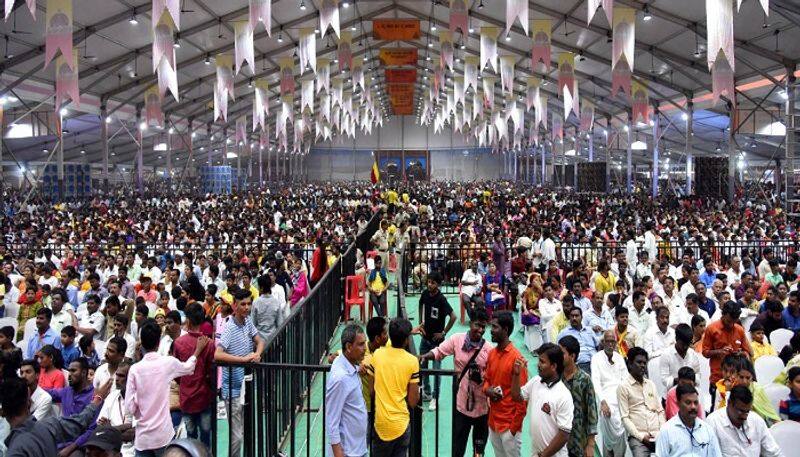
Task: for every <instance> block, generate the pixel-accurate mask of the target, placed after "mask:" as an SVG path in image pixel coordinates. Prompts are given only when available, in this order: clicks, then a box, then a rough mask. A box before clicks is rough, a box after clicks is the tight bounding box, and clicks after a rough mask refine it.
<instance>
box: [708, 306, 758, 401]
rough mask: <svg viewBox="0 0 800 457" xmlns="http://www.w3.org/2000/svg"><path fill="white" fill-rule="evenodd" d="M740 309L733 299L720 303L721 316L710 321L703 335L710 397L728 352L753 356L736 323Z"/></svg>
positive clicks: (740, 328) (719, 377) (720, 375)
mask: <svg viewBox="0 0 800 457" xmlns="http://www.w3.org/2000/svg"><path fill="white" fill-rule="evenodd" d="M741 313H742V310H741V307H740V306H739V304H737V303H736V302H734V301H727V302H725V304H724V305H722V317H721V318H720V320H718V321H716V322H712V323H711V324H709V325H708V327H707V328H706V332H705V334H704V335H703V357H705V358H707V359H709V362H710V366H711V377H710V379H709V380H710V381H711V382H710V385H711V397H712V398H713V397H714V393H715V392H714V390H715V387H714V384H716V382H717V381H719V380H720V379H721V378H722V359H723V358H725V356H726V355H728V354H743V355H744V354H746V355H747V356H748V357H751V358H752V356H753V350H752V349H751V348H750V343H748V341H747V337H746V336H745V333H744V328H742V326H741V325H739V324H738V323H737V321H738V320H739V315H741Z"/></svg>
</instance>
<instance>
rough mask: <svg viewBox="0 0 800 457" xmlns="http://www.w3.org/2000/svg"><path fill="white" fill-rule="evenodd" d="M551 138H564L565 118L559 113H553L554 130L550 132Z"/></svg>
mask: <svg viewBox="0 0 800 457" xmlns="http://www.w3.org/2000/svg"><path fill="white" fill-rule="evenodd" d="M550 139H551V140H553V141H555V140H562V141H563V140H564V120H563V119H561V116H559V115H558V114H553V130H552V131H551V132H550Z"/></svg>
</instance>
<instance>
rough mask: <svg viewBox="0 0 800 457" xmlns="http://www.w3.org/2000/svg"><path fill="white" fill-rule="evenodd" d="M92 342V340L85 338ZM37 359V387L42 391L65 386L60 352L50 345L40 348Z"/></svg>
mask: <svg viewBox="0 0 800 457" xmlns="http://www.w3.org/2000/svg"><path fill="white" fill-rule="evenodd" d="M86 339H88V340H90V341H91V340H92V338H86ZM36 356H37V358H38V359H39V366H40V367H41V368H40V371H39V387H41V388H42V389H60V388H62V387H64V386H65V385H66V379H65V378H64V372H63V371H62V370H63V369H64V360H63V359H62V358H61V351H59V350H58V349H56V348H55V347H53V345H52V344H48V345H45V346H42V348H41V349H39V352H37V353H36Z"/></svg>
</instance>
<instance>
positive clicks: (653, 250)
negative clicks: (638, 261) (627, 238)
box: [642, 222, 658, 262]
mask: <svg viewBox="0 0 800 457" xmlns="http://www.w3.org/2000/svg"><path fill="white" fill-rule="evenodd" d="M645 227H646V228H647V231H646V232H644V246H642V247H643V248H644V250H645V251H646V252H647V256H648V257H649V259H650V261H651V262H654V261H655V260H656V256H657V255H658V243H657V241H656V235H655V233H653V232H654V228H653V223H652V222H648V223H647V224H646V226H645Z"/></svg>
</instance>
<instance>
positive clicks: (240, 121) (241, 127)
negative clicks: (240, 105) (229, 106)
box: [236, 115, 247, 146]
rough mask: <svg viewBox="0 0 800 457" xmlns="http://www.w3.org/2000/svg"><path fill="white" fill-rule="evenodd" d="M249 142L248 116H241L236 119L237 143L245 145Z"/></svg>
mask: <svg viewBox="0 0 800 457" xmlns="http://www.w3.org/2000/svg"><path fill="white" fill-rule="evenodd" d="M246 142H247V116H246V115H243V116H239V117H238V118H237V119H236V144H238V145H240V146H241V145H243V144H244V143H246Z"/></svg>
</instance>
